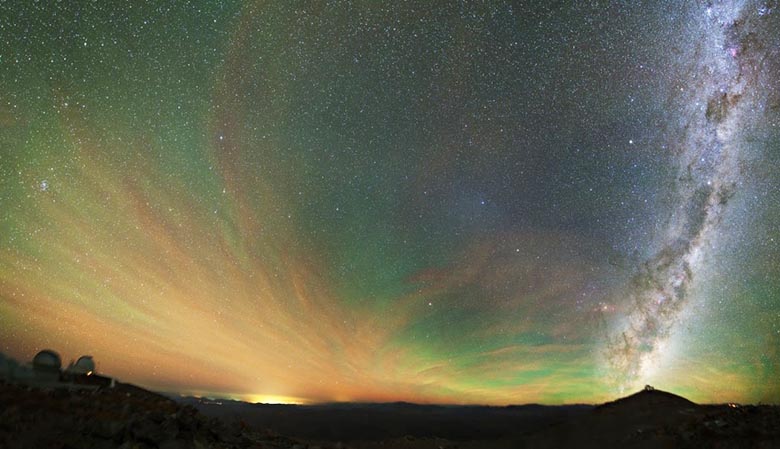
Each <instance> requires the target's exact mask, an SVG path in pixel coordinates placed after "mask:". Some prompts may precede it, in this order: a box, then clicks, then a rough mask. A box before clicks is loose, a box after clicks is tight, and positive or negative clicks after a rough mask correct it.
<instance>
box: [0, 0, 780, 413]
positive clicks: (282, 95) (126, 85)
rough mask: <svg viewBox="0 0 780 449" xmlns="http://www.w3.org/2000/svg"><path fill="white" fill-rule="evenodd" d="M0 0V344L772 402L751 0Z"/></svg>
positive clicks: (778, 63)
mask: <svg viewBox="0 0 780 449" xmlns="http://www.w3.org/2000/svg"><path fill="white" fill-rule="evenodd" d="M435 5H436V6H434V4H433V3H429V2H424V1H419V2H414V1H413V2H403V1H392V2H375V1H359V0H355V1H330V2H325V1H317V2H314V1H312V2H297V1H246V2H233V1H203V2H199V1H186V2H185V1H179V2H162V1H160V2H156V1H155V2H109V1H96V2H86V1H78V2H77V1H65V2H32V1H22V0H19V1H9V2H2V3H0V351H2V352H4V353H6V354H8V355H10V356H13V357H15V358H17V359H19V360H30V359H31V357H32V356H33V355H34V354H35V353H36V352H37V351H39V350H41V349H44V348H51V349H55V350H57V351H58V352H60V354H62V356H63V359H65V360H66V361H67V360H69V359H71V358H77V357H78V356H79V355H81V354H92V355H93V356H94V357H95V359H96V361H97V363H98V369H99V370H100V371H102V372H104V373H107V374H109V375H112V376H115V377H117V378H119V379H120V380H123V381H128V382H134V383H137V384H140V385H143V386H146V387H149V388H154V389H159V390H164V391H175V392H181V393H186V394H197V395H208V396H222V397H232V398H240V399H244V400H250V401H264V402H304V403H311V402H322V401H397V400H403V401H411V402H438V403H487V404H509V403H527V402H541V403H550V404H558V403H572V402H599V401H604V400H609V399H613V398H615V397H617V396H619V395H621V394H626V393H628V392H631V391H633V390H636V389H639V388H641V387H642V386H644V385H645V384H652V385H654V386H655V387H657V388H661V389H664V390H670V391H673V392H675V393H678V394H682V395H685V396H687V397H689V398H690V399H692V400H695V401H701V402H724V401H737V402H759V401H764V402H780V187H778V186H780V81H779V80H780V4H778V2H777V1H770V2H766V1H763V2H754V1H740V0H735V1H723V2H717V1H714V2H707V1H698V2H694V1H685V2H683V1H680V2H665V1H658V2H642V1H626V2H617V1H613V2H608V1H599V2H550V1H538V2H500V1H495V2H454V1H453V2H436V3H435Z"/></svg>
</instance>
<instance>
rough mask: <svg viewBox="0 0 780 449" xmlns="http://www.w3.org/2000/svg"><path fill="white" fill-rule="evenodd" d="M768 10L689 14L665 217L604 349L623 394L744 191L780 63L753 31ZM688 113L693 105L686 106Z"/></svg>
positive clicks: (763, 35)
mask: <svg viewBox="0 0 780 449" xmlns="http://www.w3.org/2000/svg"><path fill="white" fill-rule="evenodd" d="M770 12H771V10H770V9H769V8H768V7H767V6H765V5H762V6H758V7H757V6H755V5H747V6H746V5H742V4H731V3H719V4H716V5H709V6H706V7H705V8H704V9H703V10H702V9H701V8H699V9H697V10H696V11H695V13H699V14H700V15H701V18H700V21H701V23H700V24H697V25H696V26H694V27H692V30H691V31H690V35H689V36H688V37H689V39H690V43H691V45H692V48H691V49H690V52H689V53H685V54H683V56H682V57H683V58H685V60H684V62H683V65H686V64H690V65H689V66H686V67H685V68H684V73H685V75H686V76H687V77H688V79H687V80H685V81H687V82H685V83H682V84H681V85H680V86H679V90H680V93H681V94H680V98H679V99H678V100H677V102H676V104H674V103H673V104H672V107H678V108H680V115H681V116H680V118H679V119H680V120H681V121H683V123H684V125H683V127H682V128H681V134H680V135H679V136H675V137H676V138H677V139H678V140H676V142H675V143H672V145H673V146H677V145H679V147H678V148H673V149H672V154H674V156H675V157H677V158H678V160H679V168H678V170H677V179H676V182H675V183H674V188H673V190H674V192H673V200H672V202H673V203H674V204H675V205H676V207H675V208H674V210H673V211H672V214H671V218H670V220H669V223H668V225H667V226H668V227H667V230H666V231H665V232H663V233H662V234H661V236H660V237H661V245H660V246H661V249H660V250H659V251H658V252H657V253H656V254H655V255H654V256H653V257H651V258H650V259H649V260H647V261H646V262H644V263H643V264H642V266H641V267H640V268H639V270H638V273H637V274H636V275H635V276H634V278H633V279H632V281H631V285H630V287H629V290H628V291H629V295H630V301H631V303H632V304H631V306H630V307H631V309H630V312H629V313H628V314H627V316H626V319H625V321H623V322H621V324H620V327H619V328H618V332H617V335H614V336H613V337H612V338H613V341H612V342H611V344H610V347H609V350H608V351H609V356H608V357H609V361H610V363H611V364H612V368H613V369H614V371H613V374H614V375H615V376H616V377H617V378H618V379H619V382H620V383H621V387H622V388H627V387H628V386H629V385H630V386H632V387H634V386H636V385H635V383H636V382H637V381H641V380H642V377H643V376H646V374H647V373H646V371H651V370H653V369H658V368H657V366H654V365H657V364H658V363H660V362H659V361H658V360H657V359H658V352H659V351H661V348H662V347H663V346H664V344H665V343H666V341H667V340H668V339H669V338H670V335H671V334H672V333H673V331H674V328H675V326H676V325H677V324H678V320H679V316H680V314H681V312H682V311H683V310H684V309H685V308H686V306H687V305H688V304H687V303H688V301H689V297H690V290H691V286H692V284H693V283H694V282H695V276H696V273H698V272H699V271H700V270H701V269H702V268H703V266H705V265H707V263H708V260H706V257H704V256H703V254H706V253H707V248H708V247H711V246H714V245H717V244H718V239H719V238H723V237H724V236H723V235H722V234H723V231H722V230H721V229H720V226H719V225H720V222H721V221H722V219H723V217H724V214H725V213H726V210H727V208H728V205H729V201H730V200H731V198H732V197H733V196H734V195H737V194H739V193H740V188H741V186H743V185H744V184H745V180H744V177H745V176H749V173H745V168H744V166H745V161H746V159H749V158H750V155H747V154H743V153H745V152H748V151H750V150H752V149H751V148H749V147H748V144H747V142H746V141H745V140H744V139H745V136H744V135H743V134H742V132H741V131H742V130H744V129H745V128H747V127H748V126H747V125H746V122H749V121H756V120H760V119H761V116H760V114H756V113H755V111H756V108H760V107H761V106H762V105H763V104H766V98H765V94H766V88H765V86H766V83H774V82H775V81H774V80H772V79H771V75H770V70H771V67H770V64H771V63H772V60H774V59H776V58H777V57H778V51H777V46H776V42H775V41H776V38H775V37H774V36H772V34H771V33H774V31H776V30H774V29H772V28H769V29H767V28H765V27H763V28H762V26H761V24H760V23H759V24H757V23H756V22H759V21H760V20H761V17H762V16H764V15H766V14H768V13H770ZM691 106H693V107H691Z"/></svg>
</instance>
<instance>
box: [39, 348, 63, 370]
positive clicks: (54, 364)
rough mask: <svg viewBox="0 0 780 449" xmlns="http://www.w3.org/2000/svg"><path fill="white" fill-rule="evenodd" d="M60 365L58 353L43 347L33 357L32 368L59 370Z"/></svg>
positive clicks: (60, 360)
mask: <svg viewBox="0 0 780 449" xmlns="http://www.w3.org/2000/svg"><path fill="white" fill-rule="evenodd" d="M61 367H62V359H60V355H59V354H57V353H56V352H54V351H52V350H51V349H44V350H43V351H41V352H39V353H38V354H36V355H35V357H34V358H33V368H34V369H36V370H43V371H59V370H60V368H61Z"/></svg>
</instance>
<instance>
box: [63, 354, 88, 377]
mask: <svg viewBox="0 0 780 449" xmlns="http://www.w3.org/2000/svg"><path fill="white" fill-rule="evenodd" d="M65 372H66V373H68V374H74V375H84V376H91V375H93V374H95V360H94V359H93V358H92V356H91V355H82V356H81V357H79V359H78V360H76V363H73V362H70V365H68V368H67V369H66V370H65Z"/></svg>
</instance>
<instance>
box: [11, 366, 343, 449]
mask: <svg viewBox="0 0 780 449" xmlns="http://www.w3.org/2000/svg"><path fill="white" fill-rule="evenodd" d="M316 447H322V449H325V448H327V447H338V445H334V446H317V445H308V444H306V443H304V442H300V441H296V440H293V439H290V438H285V437H281V436H278V435H274V434H272V433H271V432H257V431H252V430H250V429H248V428H247V427H246V426H243V425H241V424H226V423H225V422H223V421H221V420H219V419H215V418H207V417H205V416H204V415H202V414H201V413H199V412H198V411H197V410H196V409H195V408H194V407H191V406H186V405H179V404H177V403H176V402H174V401H172V400H171V399H168V398H166V397H164V396H161V395H158V394H155V393H152V392H149V391H146V390H143V389H141V388H137V387H134V386H132V385H127V384H117V385H116V387H115V388H103V389H96V390H87V389H82V390H67V389H48V390H47V389H40V388H33V387H26V386H22V385H17V384H10V383H7V382H4V381H2V380H0V448H4V449H5V448H8V449H33V448H35V449H38V448H40V449H92V448H94V449H104V448H105V449H108V448H122V449H184V448H197V449H206V448H208V449H259V448H277V449H282V448H284V449H313V448H316Z"/></svg>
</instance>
